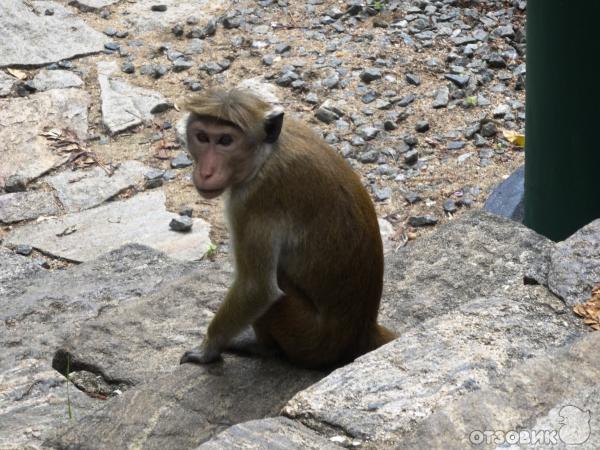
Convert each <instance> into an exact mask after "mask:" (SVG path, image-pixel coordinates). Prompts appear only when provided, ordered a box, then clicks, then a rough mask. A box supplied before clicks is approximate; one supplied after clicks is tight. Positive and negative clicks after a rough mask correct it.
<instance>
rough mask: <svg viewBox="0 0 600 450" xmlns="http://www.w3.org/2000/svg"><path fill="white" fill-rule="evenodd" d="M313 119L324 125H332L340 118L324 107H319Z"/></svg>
mask: <svg viewBox="0 0 600 450" xmlns="http://www.w3.org/2000/svg"><path fill="white" fill-rule="evenodd" d="M315 117H316V118H317V119H319V120H320V121H321V122H324V123H332V122H335V121H336V120H338V119H339V118H340V116H339V115H338V114H337V113H336V112H335V111H332V110H330V109H328V108H326V107H325V106H321V107H319V109H317V111H316V113H315Z"/></svg>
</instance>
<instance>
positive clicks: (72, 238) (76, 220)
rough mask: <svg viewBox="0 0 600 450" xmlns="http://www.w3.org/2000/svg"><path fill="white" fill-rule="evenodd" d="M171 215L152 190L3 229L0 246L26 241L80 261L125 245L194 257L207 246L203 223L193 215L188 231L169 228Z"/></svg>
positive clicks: (206, 228)
mask: <svg viewBox="0 0 600 450" xmlns="http://www.w3.org/2000/svg"><path fill="white" fill-rule="evenodd" d="M176 216H177V214H174V213H170V212H168V211H167V210H166V209H165V195H164V193H163V192H162V191H160V190H154V191H150V192H143V193H140V194H138V195H136V196H135V197H132V198H130V199H128V200H124V201H115V202H111V203H108V204H106V205H103V206H99V207H97V208H93V209H88V210H86V211H83V212H79V213H72V214H67V215H65V216H62V217H58V218H53V219H49V220H46V221H44V222H40V223H35V224H29V225H25V226H23V227H20V228H18V229H16V230H13V231H12V232H11V233H9V234H8V236H7V237H6V239H5V244H7V245H18V244H29V245H31V246H33V247H35V248H36V249H39V250H41V251H43V252H44V253H48V254H51V255H54V256H58V257H61V258H66V259H69V260H72V261H81V262H83V261H91V260H93V259H95V258H97V257H98V256H100V255H101V254H103V253H106V252H108V251H110V250H113V249H116V248H118V247H121V246H122V245H125V244H128V243H137V244H143V245H147V246H149V247H152V248H154V249H157V250H160V251H163V252H165V253H166V254H167V255H169V256H170V257H172V258H175V259H178V260H183V261H192V260H196V259H200V258H201V257H202V256H204V254H205V253H206V251H207V250H208V248H209V245H210V239H209V237H208V232H209V225H208V223H206V222H205V221H204V220H202V219H194V225H193V227H192V230H191V231H190V232H187V233H180V232H176V231H172V230H171V229H170V228H169V222H170V221H171V219H172V218H173V217H176ZM67 230H68V231H67ZM69 231H71V233H70V234H69Z"/></svg>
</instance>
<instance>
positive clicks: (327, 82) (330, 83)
mask: <svg viewBox="0 0 600 450" xmlns="http://www.w3.org/2000/svg"><path fill="white" fill-rule="evenodd" d="M339 82H340V76H339V75H338V74H337V72H334V73H333V74H332V75H330V76H328V77H327V78H325V79H324V80H323V81H322V82H321V84H322V85H323V86H325V87H326V88H328V89H333V88H334V87H336V86H337V85H338V83H339Z"/></svg>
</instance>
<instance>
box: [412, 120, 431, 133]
mask: <svg viewBox="0 0 600 450" xmlns="http://www.w3.org/2000/svg"><path fill="white" fill-rule="evenodd" d="M415 130H416V131H418V132H419V133H425V132H426V131H429V122H428V121H426V120H419V121H418V122H417V123H416V124H415Z"/></svg>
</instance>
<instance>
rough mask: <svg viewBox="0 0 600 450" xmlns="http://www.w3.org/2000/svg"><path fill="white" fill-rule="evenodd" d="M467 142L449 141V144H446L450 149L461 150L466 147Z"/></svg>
mask: <svg viewBox="0 0 600 450" xmlns="http://www.w3.org/2000/svg"><path fill="white" fill-rule="evenodd" d="M464 146H465V143H464V142H463V141H451V142H448V145H447V146H446V148H447V149H448V150H460V149H462V148H464Z"/></svg>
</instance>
